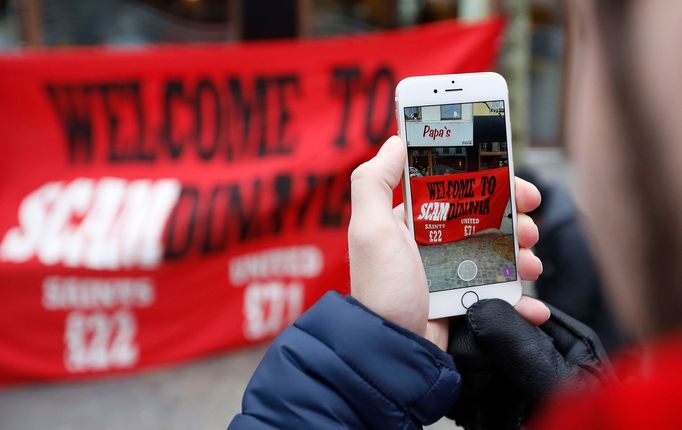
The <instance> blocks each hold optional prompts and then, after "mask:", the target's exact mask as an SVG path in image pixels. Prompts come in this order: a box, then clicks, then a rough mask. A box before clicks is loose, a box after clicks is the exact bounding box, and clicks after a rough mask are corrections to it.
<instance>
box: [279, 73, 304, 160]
mask: <svg viewBox="0 0 682 430" xmlns="http://www.w3.org/2000/svg"><path fill="white" fill-rule="evenodd" d="M287 87H291V89H292V90H293V91H294V94H295V95H296V96H298V97H300V96H301V83H300V81H299V78H298V76H297V75H283V76H280V77H278V78H277V89H278V92H277V95H278V102H279V103H278V104H277V105H278V110H279V120H278V124H277V145H276V147H275V148H276V150H275V151H274V152H275V153H277V154H289V153H291V152H292V151H293V148H294V142H292V141H286V139H285V133H286V129H287V126H288V125H289V122H290V121H291V111H290V110H289V106H288V104H287V99H288V98H287Z"/></svg>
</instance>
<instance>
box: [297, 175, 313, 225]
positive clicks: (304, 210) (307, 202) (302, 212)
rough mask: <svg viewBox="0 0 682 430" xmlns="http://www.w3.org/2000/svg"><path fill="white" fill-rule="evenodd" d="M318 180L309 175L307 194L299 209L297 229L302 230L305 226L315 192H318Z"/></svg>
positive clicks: (307, 178)
mask: <svg viewBox="0 0 682 430" xmlns="http://www.w3.org/2000/svg"><path fill="white" fill-rule="evenodd" d="M317 183H318V178H317V176H315V175H308V176H307V177H306V192H305V194H304V195H303V199H301V204H300V205H299V207H298V212H297V214H296V227H297V228H301V227H302V226H303V225H304V224H305V220H306V215H307V214H308V211H309V209H310V206H311V204H312V202H313V200H314V197H315V194H316V193H315V192H316V190H317Z"/></svg>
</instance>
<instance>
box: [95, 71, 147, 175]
mask: <svg viewBox="0 0 682 430" xmlns="http://www.w3.org/2000/svg"><path fill="white" fill-rule="evenodd" d="M98 90H99V93H100V95H101V97H102V103H103V105H104V115H105V117H106V124H107V137H108V140H109V142H108V147H109V151H108V154H109V156H108V159H109V161H111V162H126V161H134V160H137V161H153V160H154V159H156V155H155V153H154V151H153V150H150V151H146V150H145V116H144V111H143V107H142V95H141V89H140V83H139V82H137V81H130V82H114V83H105V84H102V85H100V86H99V87H98ZM126 130H127V131H128V133H125V131H126ZM131 130H132V131H131Z"/></svg>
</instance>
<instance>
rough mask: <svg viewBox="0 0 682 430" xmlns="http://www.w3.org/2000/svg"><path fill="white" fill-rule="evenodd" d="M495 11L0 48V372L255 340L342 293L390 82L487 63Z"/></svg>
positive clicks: (102, 370) (68, 369) (59, 369)
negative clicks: (265, 38) (355, 174)
mask: <svg viewBox="0 0 682 430" xmlns="http://www.w3.org/2000/svg"><path fill="white" fill-rule="evenodd" d="M503 25H504V24H503V21H502V20H501V19H492V20H489V21H486V22H481V23H477V24H464V23H459V22H456V21H447V22H440V23H436V24H431V25H427V26H421V27H415V28H412V29H405V30H399V31H391V32H378V33H373V34H367V35H362V36H348V37H333V38H326V39H320V40H295V41H272V42H258V43H253V44H232V45H229V44H220V45H186V46H149V47H144V48H140V47H136V48H135V49H130V50H126V49H122V48H118V49H106V48H87V49H59V50H53V51H47V50H41V51H31V50H27V51H20V52H16V53H7V54H2V55H0V94H2V97H0V148H1V152H2V156H0V183H1V184H2V186H1V187H0V205H1V209H2V210H0V384H9V383H17V382H25V381H32V380H50V379H64V378H69V379H78V378H90V377H94V376H99V375H103V374H112V373H124V372H130V371H134V370H139V369H145V368H150V367H154V366H159V365H162V364H168V363H175V362H180V361H185V360H190V359H193V358H196V357H201V356H206V355H208V354H213V353H216V352H219V351H225V350H228V349H231V348H236V347H239V346H244V345H248V344H252V343H256V342H263V341H265V340H268V339H271V338H273V337H274V336H275V335H277V334H278V333H279V332H280V331H281V330H282V329H283V328H284V327H286V326H287V325H288V324H290V323H291V322H292V321H293V320H295V319H296V318H297V317H298V316H299V315H300V314H301V313H302V312H303V311H304V310H305V309H306V308H307V307H309V306H310V305H311V304H313V303H314V302H315V301H316V300H317V299H318V298H319V297H320V296H321V295H322V294H324V293H325V292H326V291H327V290H329V289H337V290H339V291H341V292H347V286H348V279H349V275H348V267H347V265H348V263H347V262H348V260H347V252H348V250H347V228H348V221H349V218H350V174H351V172H352V171H353V169H354V168H355V167H356V166H357V165H359V164H360V163H362V162H364V161H366V160H368V159H369V158H371V157H372V156H373V155H374V154H375V153H376V151H377V149H378V148H379V146H380V145H381V144H382V143H383V142H384V141H385V139H386V138H387V137H388V136H390V135H391V134H394V133H395V131H396V124H395V105H394V91H395V86H396V84H397V83H398V82H399V81H400V80H401V79H402V78H404V77H407V76H411V75H423V74H433V73H455V72H473V71H485V70H489V69H490V68H491V67H492V65H493V64H494V62H495V57H496V54H497V50H498V47H499V44H500V40H501V36H502V30H503ZM448 41H452V43H450V42H448Z"/></svg>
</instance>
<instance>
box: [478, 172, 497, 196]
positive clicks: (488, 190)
mask: <svg viewBox="0 0 682 430" xmlns="http://www.w3.org/2000/svg"><path fill="white" fill-rule="evenodd" d="M481 181H482V185H483V186H482V187H481V196H482V197H485V196H486V195H489V196H491V195H493V194H495V189H496V188H497V178H496V177H495V176H483V178H482V179H481Z"/></svg>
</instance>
